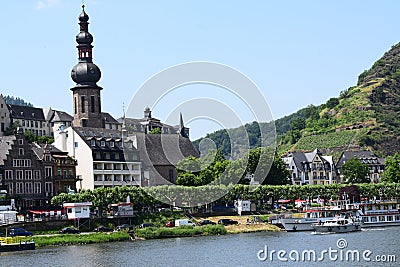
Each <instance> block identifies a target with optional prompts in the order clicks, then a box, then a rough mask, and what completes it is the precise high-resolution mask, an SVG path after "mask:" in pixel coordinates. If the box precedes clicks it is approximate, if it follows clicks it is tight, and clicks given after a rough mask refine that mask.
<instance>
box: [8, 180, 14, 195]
mask: <svg viewBox="0 0 400 267" xmlns="http://www.w3.org/2000/svg"><path fill="white" fill-rule="evenodd" d="M8 193H9V194H10V195H12V194H14V184H13V183H9V184H8Z"/></svg>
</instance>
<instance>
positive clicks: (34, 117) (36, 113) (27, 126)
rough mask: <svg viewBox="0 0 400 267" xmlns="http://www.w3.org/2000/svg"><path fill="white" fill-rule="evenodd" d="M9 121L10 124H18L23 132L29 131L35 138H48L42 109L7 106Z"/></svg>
mask: <svg viewBox="0 0 400 267" xmlns="http://www.w3.org/2000/svg"><path fill="white" fill-rule="evenodd" d="M8 109H9V112H10V119H11V123H12V124H18V125H19V127H20V128H21V129H22V130H23V131H24V132H25V131H31V132H32V133H33V134H34V135H36V136H46V135H47V136H48V135H49V134H50V133H49V123H48V122H47V121H46V119H45V117H44V113H43V109H41V108H35V107H28V106H19V105H8Z"/></svg>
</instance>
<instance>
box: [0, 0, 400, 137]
mask: <svg viewBox="0 0 400 267" xmlns="http://www.w3.org/2000/svg"><path fill="white" fill-rule="evenodd" d="M81 5H82V1H80V0H41V1H37V0H25V1H1V6H2V7H1V11H0V25H1V32H2V36H3V37H2V38H1V42H0V51H1V52H0V53H1V57H0V58H1V64H0V73H1V75H0V93H2V94H3V95H13V96H16V97H21V98H23V99H25V100H26V101H29V102H31V103H32V104H34V105H35V106H37V107H52V108H54V109H58V110H63V111H66V112H69V113H72V92H71V91H70V90H69V89H70V88H71V87H73V86H74V82H73V81H72V80H71V78H70V72H71V69H72V67H73V66H74V65H75V64H77V62H78V61H77V50H76V47H75V46H76V42H75V35H76V34H77V33H78V32H79V26H78V24H77V23H78V19H77V18H78V15H79V14H80V13H81ZM85 6H86V7H85V10H86V12H87V14H88V15H89V17H90V19H89V22H90V25H89V31H90V33H91V34H92V35H93V36H94V42H93V45H94V49H93V61H94V63H95V64H96V65H98V66H99V67H100V69H101V71H102V78H101V80H100V81H99V82H98V85H100V86H101V87H103V90H102V92H101V94H102V109H103V111H106V112H109V113H110V114H112V115H113V116H114V117H116V118H119V117H121V116H122V114H123V111H124V110H127V109H128V107H130V106H134V107H135V108H136V109H137V110H140V111H142V110H144V108H145V107H146V106H149V107H151V108H152V110H153V113H152V114H153V116H154V117H157V118H159V119H161V120H163V121H167V122H169V123H171V124H174V122H175V124H178V123H179V118H178V117H177V116H178V115H176V114H179V112H182V114H183V118H184V120H185V121H186V122H187V125H188V126H189V127H190V131H191V139H196V138H198V137H201V136H204V135H205V134H206V133H208V132H213V131H215V130H218V129H219V128H221V127H234V126H238V125H234V124H232V123H231V124H230V123H228V122H225V121H220V119H219V117H218V118H217V119H215V118H214V119H213V118H212V117H210V115H207V116H203V115H202V114H201V112H202V110H206V109H207V108H208V104H205V105H201V106H200V107H199V106H194V105H192V108H195V109H196V111H197V112H198V113H199V114H198V115H196V116H197V117H196V116H192V115H191V116H190V117H189V118H188V117H185V112H184V111H185V110H183V111H179V110H178V108H180V107H181V106H182V103H186V102H187V103H188V105H186V107H187V106H189V107H190V106H191V105H190V104H191V103H192V101H193V99H199V98H208V99H213V100H216V101H217V102H219V103H220V104H221V105H224V106H227V107H229V108H230V109H231V110H232V111H233V112H234V113H235V114H238V116H239V117H240V122H241V123H246V122H251V121H253V120H255V118H258V117H257V116H254V112H252V108H251V107H249V105H246V100H245V99H243V97H241V96H240V94H239V95H238V94H236V95H235V94H233V93H232V91H229V90H224V89H223V88H220V87H218V86H215V85H212V84H190V85H187V86H182V87H179V88H175V90H172V91H169V92H167V93H166V94H165V95H163V96H162V97H161V98H159V99H157V101H154V98H152V97H149V99H141V101H140V102H138V101H136V102H133V103H132V99H134V96H135V94H136V93H137V92H138V90H141V86H142V85H143V84H144V83H145V82H146V81H147V80H148V79H149V78H150V77H152V76H154V75H156V74H157V73H159V72H161V71H163V70H165V69H167V68H169V67H171V66H176V65H179V64H182V63H186V62H194V61H201V62H203V61H204V62H216V63H219V64H222V65H226V66H229V67H230V68H233V69H235V70H237V71H238V72H240V73H241V74H243V75H245V76H246V77H248V78H249V79H250V80H251V81H253V82H254V84H256V85H257V87H258V89H259V91H260V92H261V93H262V94H263V96H264V97H265V99H266V103H267V105H268V110H270V112H271V115H272V117H273V119H278V118H281V117H283V116H285V115H289V114H291V113H293V112H296V111H297V110H298V109H300V108H303V107H306V106H308V105H309V104H314V105H319V104H322V103H325V102H326V101H327V100H328V99H329V98H331V97H337V96H339V94H340V91H342V90H345V89H347V88H349V87H351V86H354V85H356V83H357V77H358V75H359V74H360V73H362V72H363V71H364V70H366V69H369V68H370V67H371V65H372V64H373V63H374V62H375V61H376V60H377V59H379V58H380V57H381V56H382V55H383V54H384V53H385V52H386V51H388V50H389V49H390V48H391V46H393V45H395V44H396V43H398V42H399V40H400V31H399V25H400V16H399V15H398V14H399V11H400V1H396V0H379V1H378V0H376V1H372V0H352V1H350V0H343V1H342V0H335V1H316V0H314V1H311V0H302V1H299V0H293V1H290V0H280V1H269V0H263V1H262V0H259V1H234V0H219V1H215V0H214V1H209V0H203V1H187V0H186V1H184V0H181V1H178V0H170V1H162V0H159V1H128V0H126V1H123V0H120V1H105V0H86V1H85ZM172 111H174V112H172ZM177 111H179V112H178V113H176V112H177ZM221 112H222V111H221ZM187 113H188V112H186V114H187ZM171 114H175V115H174V116H173V117H174V118H171ZM135 116H138V117H141V116H142V114H135ZM203 117H204V118H205V117H206V119H203V120H202V119H201V118H203ZM226 120H228V119H226ZM229 122H231V120H230V119H229Z"/></svg>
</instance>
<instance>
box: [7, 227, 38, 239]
mask: <svg viewBox="0 0 400 267" xmlns="http://www.w3.org/2000/svg"><path fill="white" fill-rule="evenodd" d="M8 235H9V236H11V237H13V236H32V235H33V233H32V232H29V231H26V230H25V228H10V232H9V233H8Z"/></svg>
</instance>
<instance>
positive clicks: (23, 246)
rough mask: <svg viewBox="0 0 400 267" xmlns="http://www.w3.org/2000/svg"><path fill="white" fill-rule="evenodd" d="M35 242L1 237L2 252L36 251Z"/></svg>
mask: <svg viewBox="0 0 400 267" xmlns="http://www.w3.org/2000/svg"><path fill="white" fill-rule="evenodd" d="M34 249H35V242H34V241H33V240H31V241H29V240H23V239H22V238H21V237H0V252H11V251H22V250H34Z"/></svg>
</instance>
